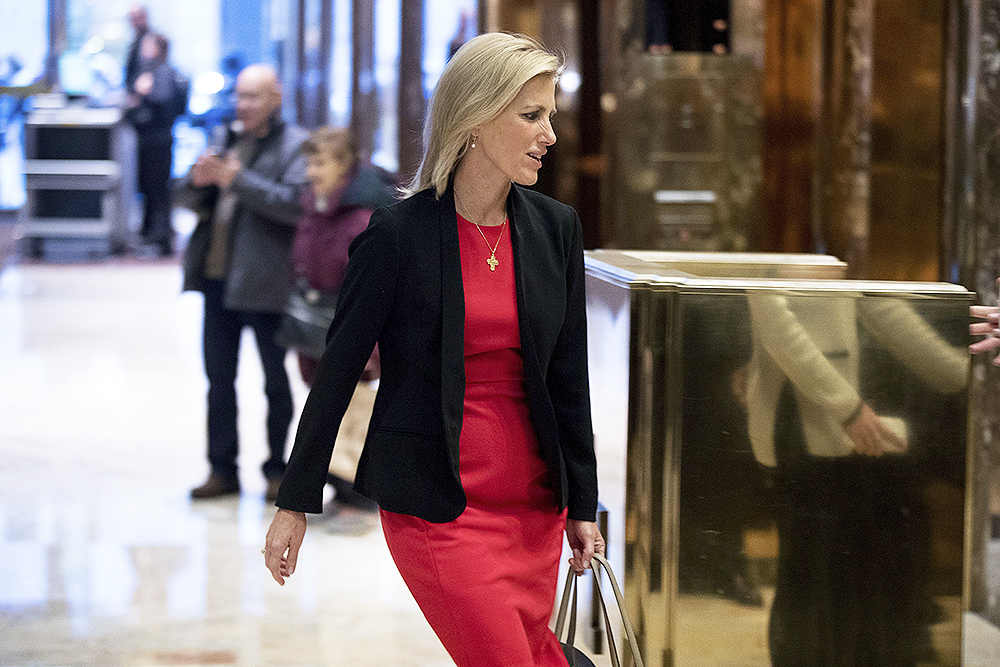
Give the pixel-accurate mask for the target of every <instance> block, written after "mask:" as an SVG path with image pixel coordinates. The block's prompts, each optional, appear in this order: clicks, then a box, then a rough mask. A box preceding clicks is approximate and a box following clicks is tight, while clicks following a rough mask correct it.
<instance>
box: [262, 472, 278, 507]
mask: <svg viewBox="0 0 1000 667" xmlns="http://www.w3.org/2000/svg"><path fill="white" fill-rule="evenodd" d="M280 487H281V479H280V478H278V477H274V478H271V479H268V480H267V491H265V492H264V499H265V500H269V501H271V502H274V501H275V500H277V499H278V488H280Z"/></svg>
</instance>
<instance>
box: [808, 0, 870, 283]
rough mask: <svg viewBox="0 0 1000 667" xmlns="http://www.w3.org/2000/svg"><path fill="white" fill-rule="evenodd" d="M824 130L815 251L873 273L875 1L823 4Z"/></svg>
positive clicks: (855, 273) (860, 273)
mask: <svg viewBox="0 0 1000 667" xmlns="http://www.w3.org/2000/svg"><path fill="white" fill-rule="evenodd" d="M823 12H824V14H823V26H824V30H823V36H824V43H823V59H822V66H823V69H822V74H821V83H820V86H821V95H820V99H821V104H822V107H821V112H820V131H819V134H818V142H817V158H816V171H815V178H816V191H815V210H816V217H815V218H814V224H815V238H816V250H817V251H818V252H821V253H827V254H831V255H835V256H836V257H839V258H840V259H842V260H844V261H845V262H847V263H848V276H849V277H851V278H864V277H866V276H867V271H868V226H869V224H868V221H869V205H868V202H869V179H870V174H869V170H870V166H871V90H872V26H873V8H872V2H871V0H830V1H829V2H826V3H825V4H824V6H823Z"/></svg>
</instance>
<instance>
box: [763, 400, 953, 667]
mask: <svg viewBox="0 0 1000 667" xmlns="http://www.w3.org/2000/svg"><path fill="white" fill-rule="evenodd" d="M775 449H776V451H777V454H778V467H777V469H776V471H775V479H774V481H775V486H774V488H775V494H776V507H775V510H776V517H777V523H778V572H777V582H776V588H775V597H774V603H773V605H772V607H771V618H770V627H769V644H770V650H771V664H772V665H773V666H774V667H915V666H916V665H917V664H918V663H919V662H923V661H928V662H933V661H934V660H933V658H932V657H931V658H930V659H929V655H928V654H929V652H930V653H932V651H931V650H930V646H931V645H930V635H929V628H928V614H927V611H928V605H929V598H928V596H927V590H926V587H925V584H926V576H927V573H926V569H925V568H926V563H927V560H928V558H929V549H930V543H929V536H928V532H927V530H928V528H927V521H928V518H927V512H926V507H925V506H924V503H923V501H922V500H921V499H920V494H919V488H918V481H917V479H916V475H915V473H914V470H913V468H912V464H911V463H910V462H909V461H907V460H905V459H896V460H893V458H892V457H890V456H884V457H881V458H874V457H866V456H860V455H854V456H846V457H840V458H822V457H817V456H810V455H808V454H807V453H806V451H805V437H804V435H803V432H802V425H801V421H800V417H799V411H798V407H797V404H796V400H795V397H794V394H793V392H792V390H791V387H790V385H789V386H786V387H785V389H784V390H783V391H782V394H781V399H780V401H779V405H778V414H777V418H776V420H775Z"/></svg>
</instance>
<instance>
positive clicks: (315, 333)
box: [274, 279, 337, 359]
mask: <svg viewBox="0 0 1000 667" xmlns="http://www.w3.org/2000/svg"><path fill="white" fill-rule="evenodd" d="M336 310H337V293H336V292H324V291H323V290H319V289H316V288H315V287H310V286H309V283H307V282H306V281H305V280H304V279H300V280H299V281H297V282H296V283H295V285H294V286H293V287H292V291H291V293H290V294H289V295H288V301H287V302H286V304H285V312H284V313H283V314H282V316H281V325H280V326H279V327H278V332H277V333H276V334H275V335H274V342H275V343H277V344H278V345H280V346H282V347H286V348H292V349H295V350H298V351H299V352H301V353H303V354H305V355H306V356H309V357H312V358H313V359H319V358H320V357H322V356H323V352H324V351H325V350H326V333H327V331H329V329H330V323H332V322H333V314H334V313H335V312H336Z"/></svg>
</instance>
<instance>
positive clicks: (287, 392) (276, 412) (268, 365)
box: [246, 313, 294, 480]
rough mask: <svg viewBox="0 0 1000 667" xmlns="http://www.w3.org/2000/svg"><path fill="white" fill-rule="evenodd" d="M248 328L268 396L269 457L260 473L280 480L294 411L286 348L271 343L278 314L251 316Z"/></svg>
mask: <svg viewBox="0 0 1000 667" xmlns="http://www.w3.org/2000/svg"><path fill="white" fill-rule="evenodd" d="M246 321H247V324H249V325H250V326H251V327H252V328H253V331H254V336H255V337H256V339H257V351H258V352H259V353H260V361H261V364H262V365H263V367H264V394H265V395H266V396H267V443H268V447H269V448H270V451H271V455H270V458H268V460H267V461H265V462H264V465H263V467H262V470H263V472H264V477H266V478H267V479H268V480H278V479H281V477H282V475H284V474H285V443H286V442H287V441H288V427H289V426H291V423H292V414H293V411H294V407H293V405H292V388H291V385H290V384H289V381H288V373H287V372H286V371H285V353H286V350H285V348H283V347H281V346H280V345H278V344H277V343H275V342H274V335H275V334H276V333H277V332H278V327H279V326H280V325H281V315H280V314H278V313H251V314H248V315H247V320H246Z"/></svg>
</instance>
